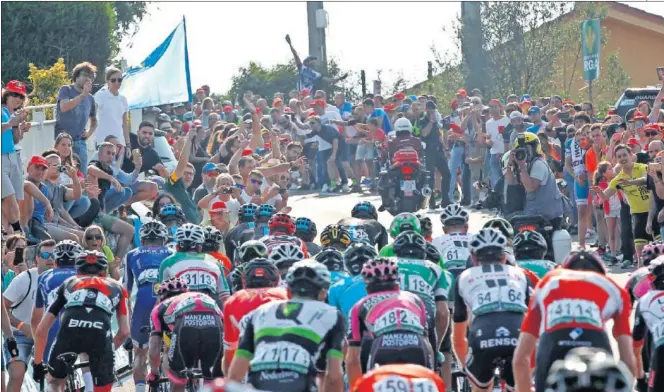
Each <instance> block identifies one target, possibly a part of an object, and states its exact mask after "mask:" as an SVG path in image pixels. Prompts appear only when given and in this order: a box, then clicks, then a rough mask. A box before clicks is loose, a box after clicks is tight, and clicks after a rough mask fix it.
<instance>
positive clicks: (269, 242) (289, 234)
mask: <svg viewBox="0 0 664 392" xmlns="http://www.w3.org/2000/svg"><path fill="white" fill-rule="evenodd" d="M268 228H269V233H268V235H267V236H265V237H263V238H261V239H260V240H261V241H262V242H263V243H264V244H265V246H266V247H267V250H268V254H269V253H272V251H273V250H274V249H275V248H276V247H277V246H278V245H280V244H293V245H295V246H297V247H298V248H300V249H301V250H302V252H303V253H304V256H305V257H309V254H308V253H307V245H306V244H305V242H304V241H302V240H301V239H299V238H297V237H295V236H294V235H293V234H295V221H294V220H293V218H292V217H291V216H290V215H288V214H282V213H277V214H274V215H272V217H271V218H270V220H269V222H268Z"/></svg>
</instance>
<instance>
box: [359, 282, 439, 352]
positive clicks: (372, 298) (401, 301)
mask: <svg viewBox="0 0 664 392" xmlns="http://www.w3.org/2000/svg"><path fill="white" fill-rule="evenodd" d="M349 319H350V320H349V328H348V336H347V339H348V344H349V345H351V346H355V347H358V346H360V345H361V344H362V336H364V334H365V333H366V332H369V333H371V335H372V336H373V337H374V338H376V337H379V336H381V335H385V334H388V333H394V332H413V333H416V334H418V335H422V336H424V335H426V333H427V332H428V328H429V327H432V328H433V326H429V325H428V324H427V310H426V307H425V306H424V302H423V301H422V300H421V299H420V298H419V297H418V296H417V295H414V294H412V293H409V292H407V291H399V290H394V291H382V292H380V293H373V294H369V296H367V297H364V298H363V299H362V300H361V301H360V302H359V303H357V304H356V305H355V306H353V309H351V311H350V317H349Z"/></svg>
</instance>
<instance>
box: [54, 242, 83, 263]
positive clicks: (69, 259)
mask: <svg viewBox="0 0 664 392" xmlns="http://www.w3.org/2000/svg"><path fill="white" fill-rule="evenodd" d="M81 252H83V247H81V245H79V244H78V242H74V241H72V240H62V241H60V242H58V243H57V245H55V248H54V249H53V256H55V262H56V264H57V265H59V266H65V265H74V264H76V258H77V257H78V255H79V254H80V253H81Z"/></svg>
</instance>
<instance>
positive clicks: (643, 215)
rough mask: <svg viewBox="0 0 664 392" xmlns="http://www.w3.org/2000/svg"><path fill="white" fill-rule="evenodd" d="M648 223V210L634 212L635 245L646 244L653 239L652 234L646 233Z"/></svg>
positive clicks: (633, 231)
mask: <svg viewBox="0 0 664 392" xmlns="http://www.w3.org/2000/svg"><path fill="white" fill-rule="evenodd" d="M646 224H648V213H647V212H638V213H633V214H632V233H634V245H636V246H639V245H646V244H647V243H648V242H650V241H652V236H651V235H650V234H648V233H646ZM653 228H654V227H653Z"/></svg>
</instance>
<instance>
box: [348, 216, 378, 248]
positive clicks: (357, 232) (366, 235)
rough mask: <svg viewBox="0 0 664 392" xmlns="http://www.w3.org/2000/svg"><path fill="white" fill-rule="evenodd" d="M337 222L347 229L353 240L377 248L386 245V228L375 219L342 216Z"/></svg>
mask: <svg viewBox="0 0 664 392" xmlns="http://www.w3.org/2000/svg"><path fill="white" fill-rule="evenodd" d="M338 224H339V225H341V226H342V227H344V228H345V229H346V230H348V232H349V233H350V239H351V240H353V242H361V241H365V242H368V243H369V244H371V245H372V246H376V245H378V249H382V248H383V247H384V246H385V245H387V242H388V235H387V230H385V227H383V225H381V224H380V223H379V222H378V221H377V220H375V219H359V218H344V219H342V220H340V221H339V223H338Z"/></svg>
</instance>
